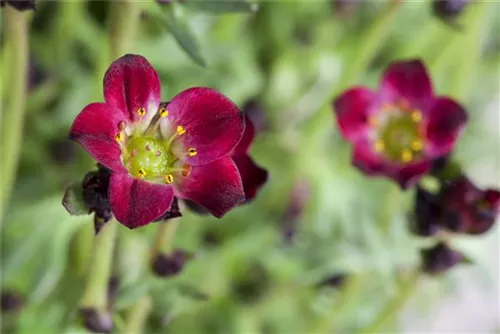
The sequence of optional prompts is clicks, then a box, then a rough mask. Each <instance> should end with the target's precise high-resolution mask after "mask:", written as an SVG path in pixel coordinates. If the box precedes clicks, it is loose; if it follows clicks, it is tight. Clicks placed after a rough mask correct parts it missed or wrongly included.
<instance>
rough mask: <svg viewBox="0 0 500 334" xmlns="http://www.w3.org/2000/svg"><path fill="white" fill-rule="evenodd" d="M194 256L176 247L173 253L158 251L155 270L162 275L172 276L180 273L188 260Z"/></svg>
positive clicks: (154, 262) (154, 265)
mask: <svg viewBox="0 0 500 334" xmlns="http://www.w3.org/2000/svg"><path fill="white" fill-rule="evenodd" d="M192 257H193V255H192V254H191V253H187V252H185V251H183V250H181V249H176V250H175V251H174V252H173V253H172V254H162V253H158V254H157V255H156V256H155V258H154V260H153V264H152V266H153V272H154V273H155V274H156V275H158V276H160V277H170V276H174V275H177V274H179V273H180V272H181V271H182V269H183V268H184V264H185V262H186V261H188V260H190V259H191V258H192Z"/></svg>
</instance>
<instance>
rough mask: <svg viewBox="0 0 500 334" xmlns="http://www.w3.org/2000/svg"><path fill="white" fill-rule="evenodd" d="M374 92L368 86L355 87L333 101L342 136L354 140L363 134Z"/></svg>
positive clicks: (374, 96)
mask: <svg viewBox="0 0 500 334" xmlns="http://www.w3.org/2000/svg"><path fill="white" fill-rule="evenodd" d="M375 98H376V94H375V93H374V92H373V91H371V90H370V89H368V88H363V87H355V88H351V89H349V90H347V91H346V92H344V93H343V94H342V95H340V96H339V97H337V98H336V99H335V101H334V102H333V108H334V110H335V113H336V115H337V123H338V125H339V128H340V131H341V133H342V136H343V137H344V138H346V139H348V140H351V141H355V140H356V139H357V138H359V137H361V136H363V132H364V130H365V129H366V128H367V127H368V123H367V120H368V114H369V109H370V107H371V106H372V105H373V103H374V101H375Z"/></svg>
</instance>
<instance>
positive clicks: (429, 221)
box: [410, 187, 440, 237]
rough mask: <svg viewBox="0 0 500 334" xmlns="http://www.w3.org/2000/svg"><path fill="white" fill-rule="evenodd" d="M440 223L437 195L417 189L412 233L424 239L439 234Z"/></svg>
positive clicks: (411, 226) (411, 227)
mask: <svg viewBox="0 0 500 334" xmlns="http://www.w3.org/2000/svg"><path fill="white" fill-rule="evenodd" d="M439 223H440V210H439V205H438V203H437V197H436V195H434V194H432V193H430V192H428V191H426V190H424V189H423V188H421V187H417V191H416V195H415V211H414V216H413V219H412V220H411V225H410V229H411V231H412V232H413V233H414V234H416V235H419V236H423V237H428V236H432V235H435V234H437V233H438V232H439Z"/></svg>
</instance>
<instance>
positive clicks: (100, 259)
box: [80, 220, 118, 311]
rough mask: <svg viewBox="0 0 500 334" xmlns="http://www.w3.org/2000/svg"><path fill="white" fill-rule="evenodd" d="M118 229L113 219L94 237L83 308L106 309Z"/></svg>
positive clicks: (82, 301)
mask: <svg viewBox="0 0 500 334" xmlns="http://www.w3.org/2000/svg"><path fill="white" fill-rule="evenodd" d="M117 231H118V224H117V223H116V221H114V220H112V221H110V222H108V223H107V224H106V225H104V226H103V228H102V230H101V231H100V232H99V234H98V235H97V236H96V237H95V239H94V245H93V253H92V258H91V262H90V268H89V271H88V276H87V282H86V286H85V290H84V292H83V297H82V300H81V302H80V306H81V307H82V308H93V309H97V310H100V311H104V310H106V308H107V306H108V298H107V291H108V282H109V278H110V276H111V267H112V260H113V251H114V244H115V239H116V237H117Z"/></svg>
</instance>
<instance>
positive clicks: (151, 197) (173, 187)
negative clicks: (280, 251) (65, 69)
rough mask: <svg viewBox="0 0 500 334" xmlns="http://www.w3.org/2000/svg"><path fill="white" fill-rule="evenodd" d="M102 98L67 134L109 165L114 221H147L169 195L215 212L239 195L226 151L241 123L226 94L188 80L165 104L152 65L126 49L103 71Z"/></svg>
mask: <svg viewBox="0 0 500 334" xmlns="http://www.w3.org/2000/svg"><path fill="white" fill-rule="evenodd" d="M104 99H105V102H104V103H92V104H89V105H88V106H86V107H85V108H84V109H83V110H82V111H81V112H80V114H79V115H78V116H77V117H76V119H75V121H74V123H73V126H72V128H71V130H70V138H71V139H73V140H76V141H77V142H79V143H80V144H81V145H82V146H83V147H84V148H85V149H86V150H87V151H88V152H89V153H90V155H92V157H93V158H94V159H96V160H97V161H98V162H100V163H101V164H103V165H104V166H106V167H107V168H109V169H111V171H112V175H111V178H110V183H109V190H108V197H109V201H110V205H111V210H112V211H113V214H114V215H115V217H116V219H117V220H118V221H119V222H121V223H122V224H124V225H125V226H127V227H129V228H135V227H138V226H142V225H145V224H148V223H150V222H152V221H153V220H155V219H157V218H158V217H160V216H161V215H163V214H164V213H165V212H166V211H167V210H168V209H169V208H170V206H171V203H172V200H173V198H174V195H175V196H177V197H179V198H183V199H189V200H192V201H194V202H196V203H197V204H199V205H201V206H203V207H204V208H206V209H207V210H208V211H210V212H211V213H212V214H213V215H214V216H216V217H222V216H223V215H224V214H225V213H226V212H227V211H229V210H230V209H231V208H233V207H234V206H236V205H237V204H238V203H239V202H241V201H242V200H244V198H245V197H244V193H243V186H242V183H241V178H240V175H239V172H238V169H237V167H236V164H235V163H234V162H233V160H232V159H231V157H230V156H229V154H230V153H231V152H232V150H233V149H234V147H235V146H236V144H237V143H238V142H239V141H240V139H241V137H242V134H243V131H244V128H245V123H244V119H243V115H242V114H241V112H240V111H239V110H238V108H237V107H236V105H234V103H232V102H231V101H230V100H229V99H228V98H226V97H225V96H223V95H222V94H220V93H218V92H217V91H215V90H212V89H210V88H190V89H187V90H185V91H183V92H181V93H179V94H178V95H177V96H175V97H174V98H173V99H172V101H171V102H170V103H169V104H168V108H165V106H164V105H163V104H160V80H159V77H158V74H157V73H156V71H155V70H154V69H153V67H152V66H151V65H150V64H149V62H148V61H147V60H146V59H145V58H143V57H141V56H136V55H125V56H123V57H122V58H120V59H118V60H116V61H115V62H113V64H111V66H110V68H109V69H108V71H107V72H106V74H105V76H104Z"/></svg>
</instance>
